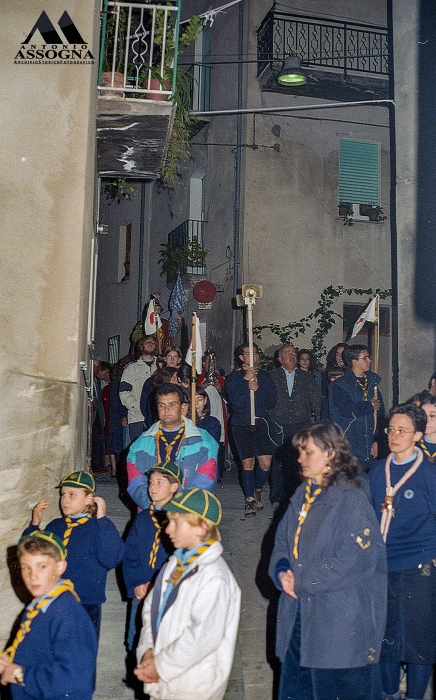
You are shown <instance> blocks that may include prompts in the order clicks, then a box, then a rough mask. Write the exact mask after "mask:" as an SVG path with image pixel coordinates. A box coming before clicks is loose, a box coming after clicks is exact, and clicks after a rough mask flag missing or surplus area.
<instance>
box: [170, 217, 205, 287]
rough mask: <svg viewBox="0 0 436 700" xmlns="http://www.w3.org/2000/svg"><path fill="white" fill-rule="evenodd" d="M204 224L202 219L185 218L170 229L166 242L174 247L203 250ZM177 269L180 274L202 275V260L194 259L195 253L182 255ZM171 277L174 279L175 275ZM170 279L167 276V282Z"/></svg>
mask: <svg viewBox="0 0 436 700" xmlns="http://www.w3.org/2000/svg"><path fill="white" fill-rule="evenodd" d="M204 224H205V222H204V221H197V220H195V219H187V220H186V221H184V222H183V223H182V224H180V225H179V226H177V227H176V228H175V229H173V230H172V231H170V233H169V234H168V243H169V244H170V245H171V247H172V248H174V249H177V248H179V249H183V248H184V247H185V246H189V247H190V248H191V249H192V250H193V251H195V250H196V249H201V250H202V251H203V250H204V248H203V228H204ZM179 269H180V273H181V274H182V275H184V274H189V275H203V274H204V260H203V259H201V260H195V255H192V254H185V255H182V259H181V262H180V265H179ZM173 279H175V276H174V278H173ZM171 281H172V279H169V278H168V277H167V282H171Z"/></svg>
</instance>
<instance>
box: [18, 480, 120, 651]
mask: <svg viewBox="0 0 436 700" xmlns="http://www.w3.org/2000/svg"><path fill="white" fill-rule="evenodd" d="M56 488H58V489H60V507H61V511H62V516H63V517H62V518H56V519H55V520H52V521H51V522H50V523H49V524H48V525H47V527H46V530H49V531H50V532H53V533H54V534H55V535H57V536H58V537H59V538H60V540H61V542H62V543H63V546H64V547H67V548H68V575H69V577H70V578H71V580H72V582H73V583H74V587H75V589H76V592H77V594H78V596H79V598H80V601H81V603H82V605H83V607H84V608H85V610H86V611H87V613H88V614H89V616H90V618H91V620H92V622H93V624H94V627H95V630H96V632H97V637H98V636H99V632H100V621H101V604H102V603H104V601H105V600H106V597H105V589H106V578H107V572H108V571H109V570H110V569H113V568H114V567H115V566H118V564H120V563H121V560H122V558H123V555H124V542H123V541H122V539H121V537H120V536H119V534H118V532H117V530H116V528H115V525H114V524H113V523H112V522H111V521H110V520H109V518H107V517H106V503H105V501H104V499H103V498H101V497H100V496H96V495H95V481H94V477H93V476H92V474H90V473H89V472H84V471H77V472H71V474H67V476H64V478H63V479H61V481H60V483H59V484H58V486H57V487H56ZM48 503H49V502H48V499H46V498H45V499H43V500H42V501H39V503H37V504H36V506H35V508H34V509H33V512H32V521H31V523H30V525H29V527H28V528H26V529H25V530H24V532H23V536H25V535H28V534H30V533H31V532H33V531H34V530H36V529H39V526H40V524H41V520H42V514H43V512H44V510H45V508H47V506H48Z"/></svg>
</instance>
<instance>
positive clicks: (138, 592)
mask: <svg viewBox="0 0 436 700" xmlns="http://www.w3.org/2000/svg"><path fill="white" fill-rule="evenodd" d="M150 585H151V584H150V581H149V582H148V583H140V584H139V586H135V588H134V589H133V593H134V595H135V598H136V599H137V600H142V599H143V598H145V596H146V595H147V593H148V591H149V590H150Z"/></svg>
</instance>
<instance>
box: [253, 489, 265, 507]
mask: <svg viewBox="0 0 436 700" xmlns="http://www.w3.org/2000/svg"><path fill="white" fill-rule="evenodd" d="M254 500H255V501H256V508H257V510H262V508H263V503H262V489H256V490H255V492H254Z"/></svg>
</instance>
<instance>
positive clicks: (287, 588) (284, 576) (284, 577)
mask: <svg viewBox="0 0 436 700" xmlns="http://www.w3.org/2000/svg"><path fill="white" fill-rule="evenodd" d="M278 579H279V581H280V583H281V584H282V588H283V591H284V592H285V593H286V594H287V595H289V596H291V598H295V600H297V598H298V596H297V594H296V593H295V590H294V585H295V577H294V574H293V573H292V571H291V570H290V569H288V570H287V571H281V572H280V573H279V575H278Z"/></svg>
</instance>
